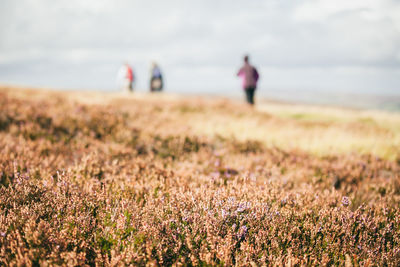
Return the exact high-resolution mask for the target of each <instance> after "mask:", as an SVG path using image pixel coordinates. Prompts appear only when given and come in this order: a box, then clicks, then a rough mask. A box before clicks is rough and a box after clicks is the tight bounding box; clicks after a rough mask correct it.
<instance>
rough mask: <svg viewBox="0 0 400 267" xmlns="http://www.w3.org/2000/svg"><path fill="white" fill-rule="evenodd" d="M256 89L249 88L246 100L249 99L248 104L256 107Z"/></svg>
mask: <svg viewBox="0 0 400 267" xmlns="http://www.w3.org/2000/svg"><path fill="white" fill-rule="evenodd" d="M255 90H256V89H255V88H254V87H249V88H246V90H245V91H246V99H247V103H249V104H250V105H254V91H255Z"/></svg>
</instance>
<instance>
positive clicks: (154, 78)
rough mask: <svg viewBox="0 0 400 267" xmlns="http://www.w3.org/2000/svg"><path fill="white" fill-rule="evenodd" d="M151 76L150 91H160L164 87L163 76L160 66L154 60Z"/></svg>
mask: <svg viewBox="0 0 400 267" xmlns="http://www.w3.org/2000/svg"><path fill="white" fill-rule="evenodd" d="M150 75H151V78H150V91H151V92H160V91H162V89H163V77H162V74H161V70H160V67H158V65H157V64H156V63H155V62H153V66H152V68H151V73H150Z"/></svg>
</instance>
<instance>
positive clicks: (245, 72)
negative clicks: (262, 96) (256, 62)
mask: <svg viewBox="0 0 400 267" xmlns="http://www.w3.org/2000/svg"><path fill="white" fill-rule="evenodd" d="M237 76H239V77H240V78H242V82H243V84H242V85H243V90H244V91H245V92H246V100H247V103H249V104H250V105H254V93H255V91H256V89H257V82H258V79H259V74H258V71H257V69H256V68H255V67H254V66H252V65H250V63H249V56H248V55H246V56H245V57H244V64H243V66H242V67H241V68H240V70H239V71H238V73H237Z"/></svg>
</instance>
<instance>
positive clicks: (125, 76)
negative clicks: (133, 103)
mask: <svg viewBox="0 0 400 267" xmlns="http://www.w3.org/2000/svg"><path fill="white" fill-rule="evenodd" d="M133 81H134V75H133V70H132V68H131V66H130V65H129V64H128V63H125V64H124V65H123V66H122V67H121V69H120V70H119V72H118V83H119V84H120V86H121V87H122V88H123V89H124V90H125V91H128V92H132V91H133Z"/></svg>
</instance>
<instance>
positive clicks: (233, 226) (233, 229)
mask: <svg viewBox="0 0 400 267" xmlns="http://www.w3.org/2000/svg"><path fill="white" fill-rule="evenodd" d="M232 231H234V232H235V231H236V223H234V224H233V225H232Z"/></svg>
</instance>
